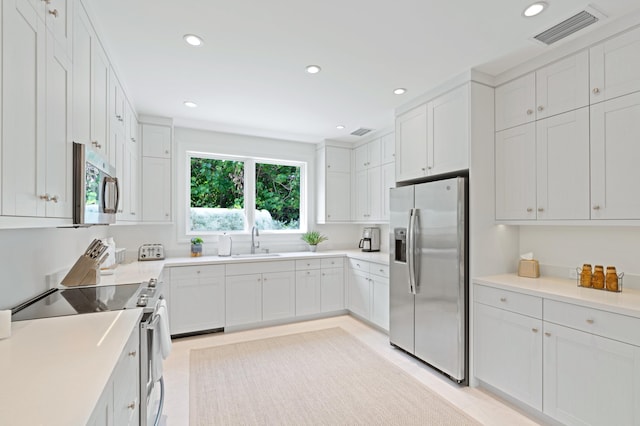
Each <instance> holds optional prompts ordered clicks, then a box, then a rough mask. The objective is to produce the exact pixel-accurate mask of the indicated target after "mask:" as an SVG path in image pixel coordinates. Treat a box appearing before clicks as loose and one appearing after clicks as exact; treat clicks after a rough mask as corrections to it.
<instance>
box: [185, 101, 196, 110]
mask: <svg viewBox="0 0 640 426" xmlns="http://www.w3.org/2000/svg"><path fill="white" fill-rule="evenodd" d="M184 106H186V107H189V108H196V107H197V106H198V104H197V103H195V102H191V101H184Z"/></svg>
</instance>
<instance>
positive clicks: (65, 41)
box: [44, 0, 75, 59]
mask: <svg viewBox="0 0 640 426" xmlns="http://www.w3.org/2000/svg"><path fill="white" fill-rule="evenodd" d="M44 3H45V4H46V5H45V9H46V10H45V24H46V26H47V28H48V29H49V31H51V34H52V35H53V37H54V39H55V42H56V43H57V44H58V45H59V49H60V50H61V51H60V54H61V55H62V56H66V57H67V58H68V59H71V52H72V43H73V37H72V35H73V31H72V29H73V9H74V7H75V6H74V3H75V0H50V1H49V2H44Z"/></svg>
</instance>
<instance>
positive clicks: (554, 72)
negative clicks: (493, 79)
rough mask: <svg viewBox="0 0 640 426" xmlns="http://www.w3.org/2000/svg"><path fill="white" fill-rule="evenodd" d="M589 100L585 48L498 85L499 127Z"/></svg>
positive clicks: (563, 109)
mask: <svg viewBox="0 0 640 426" xmlns="http://www.w3.org/2000/svg"><path fill="white" fill-rule="evenodd" d="M588 104H589V53H588V52H587V51H586V50H585V51H582V52H580V53H577V54H575V55H572V56H570V57H568V58H565V59H563V60H560V61H558V62H555V63H553V64H550V65H548V66H546V67H544V68H541V69H539V70H537V71H536V72H532V73H529V74H526V75H524V76H522V77H520V78H517V79H515V80H513V81H510V82H509V83H506V84H503V85H502V86H499V87H497V88H496V131H500V130H504V129H508V128H511V127H515V126H518V125H521V124H525V123H530V122H532V121H535V120H537V119H542V118H546V117H550V116H552V115H556V114H560V113H562V112H566V111H570V110H572V109H577V108H580V107H583V106H586V105H588Z"/></svg>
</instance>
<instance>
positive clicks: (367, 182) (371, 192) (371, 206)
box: [354, 166, 382, 222]
mask: <svg viewBox="0 0 640 426" xmlns="http://www.w3.org/2000/svg"><path fill="white" fill-rule="evenodd" d="M381 173H382V168H381V167H380V166H377V167H372V168H370V169H366V170H362V171H360V172H357V173H356V176H355V188H354V193H355V194H354V195H355V217H354V219H355V221H356V222H370V221H374V222H375V221H380V219H381V218H382V175H381Z"/></svg>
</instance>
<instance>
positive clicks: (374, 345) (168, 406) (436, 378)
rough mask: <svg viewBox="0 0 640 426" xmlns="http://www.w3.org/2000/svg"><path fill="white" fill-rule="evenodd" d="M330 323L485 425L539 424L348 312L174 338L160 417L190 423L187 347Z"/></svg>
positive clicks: (176, 425) (170, 424) (171, 423)
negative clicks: (451, 376) (394, 344)
mask: <svg viewBox="0 0 640 426" xmlns="http://www.w3.org/2000/svg"><path fill="white" fill-rule="evenodd" d="M330 327H342V328H343V329H344V330H346V331H347V332H349V333H351V334H353V335H354V336H355V337H357V338H358V339H360V340H361V341H362V342H364V343H365V344H367V345H368V346H370V347H371V349H372V350H374V351H375V352H377V353H378V354H380V355H381V356H383V357H384V358H386V359H387V360H389V361H391V362H392V363H394V364H395V365H397V366H398V367H400V368H402V369H403V370H405V371H406V372H407V373H409V374H411V375H413V376H414V377H415V378H416V379H417V380H419V381H420V382H422V383H424V385H425V386H427V387H428V388H429V389H431V390H433V391H435V392H437V393H439V394H440V395H441V396H442V397H444V398H445V399H447V400H448V401H450V402H451V403H453V404H454V405H455V406H457V407H459V408H460V409H462V410H464V411H465V412H466V413H467V414H469V415H470V416H472V417H474V418H475V419H476V420H478V421H479V422H481V423H482V424H485V425H495V426H507V425H509V426H513V425H537V424H539V423H536V422H535V421H534V420H532V419H530V418H529V417H527V416H525V415H524V414H522V413H521V412H519V411H517V410H515V409H514V408H512V407H510V406H508V405H506V404H505V403H503V402H501V401H500V400H498V399H496V398H494V397H492V396H491V395H490V394H488V393H487V392H485V391H483V390H480V389H478V388H470V387H461V386H457V385H456V384H454V383H453V382H451V381H450V380H448V379H446V378H444V377H443V376H442V375H441V374H439V373H437V372H434V371H433V370H432V369H430V368H429V367H428V366H426V365H424V364H423V363H421V362H419V361H417V360H415V359H414V358H412V357H410V356H408V355H406V354H404V353H402V352H401V351H399V350H397V349H394V348H393V347H392V346H391V345H389V338H388V336H387V335H385V334H384V333H381V332H380V331H378V330H375V329H373V328H371V327H369V326H368V325H366V324H364V323H363V322H361V321H359V320H357V319H355V318H353V317H351V316H348V315H343V316H338V317H332V318H325V319H320V320H314V321H305V322H299V323H294V324H286V325H280V326H274V327H268V328H260V329H254V330H247V331H239V332H233V333H216V334H209V335H202V336H196V337H188V338H182V339H176V340H174V341H173V350H172V352H171V355H170V356H169V358H168V359H167V360H166V361H165V364H164V377H165V386H166V400H165V408H164V416H163V420H164V422H163V423H165V424H166V425H167V426H182V425H188V424H189V351H190V350H191V349H197V348H206V347H210V346H217V345H225V344H228V343H237V342H243V341H249V340H255V339H262V338H266V337H274V336H281V335H286V334H291V333H300V332H305V331H311V330H318V329H323V328H330Z"/></svg>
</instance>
